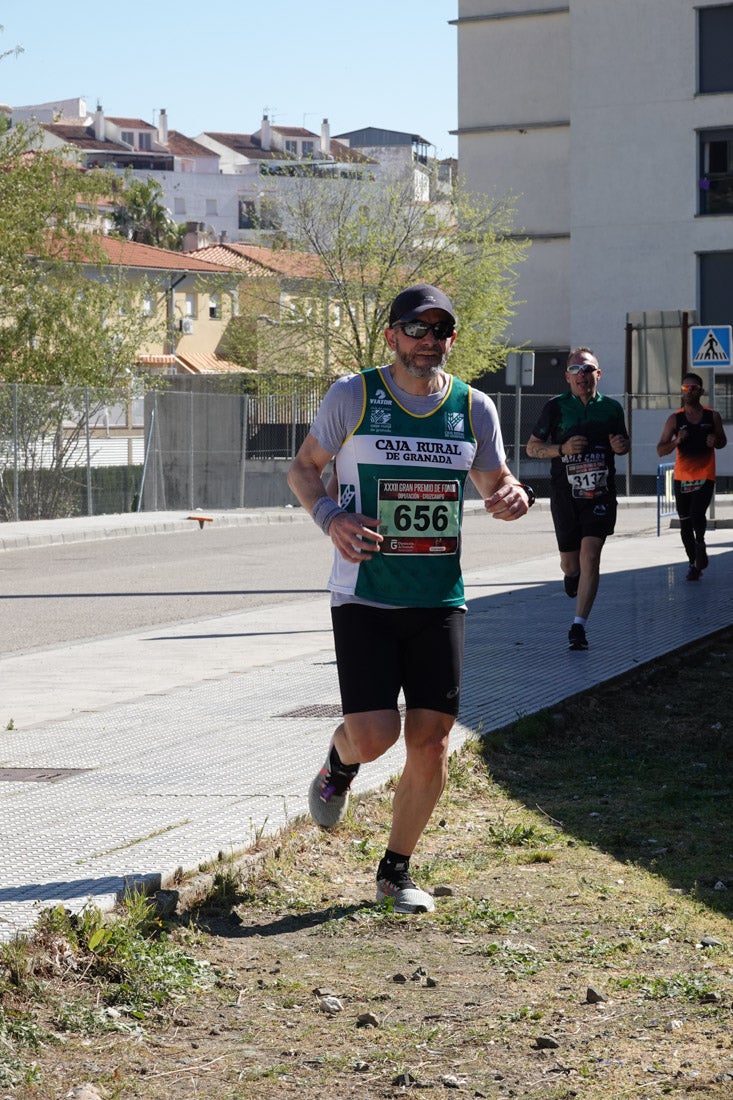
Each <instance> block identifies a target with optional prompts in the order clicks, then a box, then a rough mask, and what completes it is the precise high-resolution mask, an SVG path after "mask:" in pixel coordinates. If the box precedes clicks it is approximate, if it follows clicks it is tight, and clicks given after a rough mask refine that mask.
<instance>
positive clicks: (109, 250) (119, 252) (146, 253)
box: [95, 236, 231, 274]
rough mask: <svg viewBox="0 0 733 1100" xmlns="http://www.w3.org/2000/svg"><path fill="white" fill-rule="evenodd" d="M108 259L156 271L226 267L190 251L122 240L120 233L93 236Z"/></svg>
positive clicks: (211, 270) (112, 261) (124, 265)
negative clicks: (112, 235) (116, 235)
mask: <svg viewBox="0 0 733 1100" xmlns="http://www.w3.org/2000/svg"><path fill="white" fill-rule="evenodd" d="M95 241H96V242H97V244H98V245H99V247H101V249H102V251H103V252H104V254H105V255H106V257H107V259H108V261H109V263H111V264H118V265H119V266H120V267H140V268H148V269H150V270H157V271H196V272H201V273H202V274H203V273H204V272H207V271H208V272H210V273H211V274H214V273H219V274H221V273H222V272H224V271H230V270H231V268H228V267H225V266H224V265H223V264H216V263H211V262H207V261H206V260H204V259H203V258H200V257H197V256H194V255H192V253H190V252H173V251H171V250H170V249H168V248H156V247H155V246H154V245H151V244H139V243H138V242H137V241H126V240H123V239H122V238H121V237H103V236H96V237H95Z"/></svg>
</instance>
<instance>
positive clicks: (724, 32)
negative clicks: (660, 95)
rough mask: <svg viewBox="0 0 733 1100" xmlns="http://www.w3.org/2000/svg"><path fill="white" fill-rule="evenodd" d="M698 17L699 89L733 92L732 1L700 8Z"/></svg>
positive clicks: (709, 91)
mask: <svg viewBox="0 0 733 1100" xmlns="http://www.w3.org/2000/svg"><path fill="white" fill-rule="evenodd" d="M697 21H698V22H697V28H698V91H699V92H700V93H702V94H703V95H714V94H715V93H716V92H733V65H731V53H733V4H718V5H716V6H715V7H712V8H699V9H698V12H697Z"/></svg>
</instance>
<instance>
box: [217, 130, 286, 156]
mask: <svg viewBox="0 0 733 1100" xmlns="http://www.w3.org/2000/svg"><path fill="white" fill-rule="evenodd" d="M205 133H206V136H207V137H210V138H212V140H213V141H218V142H219V144H220V145H224V146H225V147H226V148H227V149H231V150H232V152H234V153H239V154H240V156H243V157H249V158H250V159H253V160H254V159H256V160H281V159H282V153H278V152H275V151H274V150H272V149H270V150H269V151H267V152H266V151H265V150H264V149H263V148H262V146H261V145H260V142H259V138H255V137H253V136H252V134H224V133H220V132H219V131H214V130H206V131H205Z"/></svg>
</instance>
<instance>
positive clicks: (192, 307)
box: [183, 294, 196, 319]
mask: <svg viewBox="0 0 733 1100" xmlns="http://www.w3.org/2000/svg"><path fill="white" fill-rule="evenodd" d="M183 316H184V317H190V318H192V319H195V317H196V295H195V294H187V295H186V301H185V303H184V309H183Z"/></svg>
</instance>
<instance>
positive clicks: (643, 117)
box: [453, 0, 733, 455]
mask: <svg viewBox="0 0 733 1100" xmlns="http://www.w3.org/2000/svg"><path fill="white" fill-rule="evenodd" d="M453 22H454V23H455V25H456V27H457V37H458V130H457V133H458V152H459V166H460V172H461V175H462V176H463V177H465V179H466V180H467V183H468V186H469V188H470V189H471V190H474V191H478V192H483V193H488V194H492V193H497V194H499V195H503V194H505V193H506V192H512V193H514V194H515V195H516V196H517V229H518V230H519V231H521V232H522V233H524V234H526V235H527V236H528V237H529V238H530V240H531V242H532V243H531V248H530V249H529V252H528V256H527V259H526V260H525V262H524V263H523V264H521V265H520V268H519V287H518V293H517V297H518V299H519V303H520V304H519V305H518V309H517V313H516V316H515V317H514V319H513V331H512V333H511V339H512V340H513V341H515V342H517V343H518V344H521V345H526V347H527V348H528V349H534V350H535V352H536V362H537V366H538V374H537V376H536V381H535V390H536V391H539V392H557V391H558V390H560V389H562V388H563V376H562V359H563V355H564V354H567V351H568V349H569V348H571V347H573V346H575V345H578V344H587V345H590V346H591V347H592V348H594V350H595V351H596V353H597V355H598V357H599V360H600V363H601V366H602V368H603V371H604V376H603V383H602V388H603V390H604V392H606V393H616V394H618V393H622V392H623V391H624V388H625V382H627V381H630V384H631V388H635V387H637V386H639V385H640V384H641V385H642V386H644V385H646V387H647V389H648V391H649V392H652V393H660V394H661V393H663V392H665V390H666V388H667V382H668V381H670V382H671V385H672V386H673V387H674V390H676V389H677V385H678V383H679V378H680V373H681V370H682V369H683V367H684V366H685V365H687V364H685V363H684V360H683V352H682V345H683V340H682V338H681V331H682V330H681V329H680V328H679V327H678V326H679V324H680V323H681V324H682V325H684V322H685V318H684V317H683V314H685V313H687V318H686V320H687V321H689V322H691V323H697V324H703V325H730V324H733V3H720V2H719V0H718V2H716V0H568V2H566V3H552V2H551V0H458V18H457V19H456V20H455V21H453ZM670 320H671V321H672V322H673V324H674V326H675V328H674V329H673V331H671V332H665V333H663V334H662V336H661V337H660V336H659V331H658V329H657V330H656V335H655V329H656V326H658V325H661V324H665V325H666V324H669V323H670ZM645 324H646V326H648V330H647V333H646V337H647V338H648V347H649V348H650V349H651V351H652V358H655V357H656V360H658V361H655V365H654V369H651V368H650V370H649V371H648V373H645V371H644V370H641V374H640V369H641V368H640V366H639V362H638V361H636V360H635V361H634V364H633V375H632V374H631V372H630V373H629V376H628V377H627V365H626V364H627V360H629V358H630V359H632V360H633V359H634V356H636V358H637V360H638V353H639V349H638V346H637V345H634V347H635V348H636V350H635V351H634V353H633V354H632V355H631V356H628V355H627V349H628V348H629V346H630V341H629V339H627V337H628V332H629V329H628V328H627V326H628V325H633V326H635V327H634V329H633V332H634V333H637V330H640V329H641V327H643V326H644V325H645ZM636 339H637V336H636V335H634V336H632V337H631V340H636ZM662 344H663V345H664V354H663V352H662V351H660V348H661V346H662ZM660 357H661V358H660ZM553 360H554V361H555V362H553ZM662 360H663V361H662ZM642 366H643V364H642ZM731 377H733V376H731V375H730V374H728V375H717V374H716V381H717V382H718V385H717V387H716V402H717V407H718V408H720V409H721V412H723V415H724V418H725V419H731V409H730V392H729V380H730V379H731ZM726 401H727V403H728V408H727V416H726V411H724V406H725V404H726ZM655 415H656V419H657V420H658V419H659V417H658V415H657V414H655ZM655 430H656V429H655ZM731 450H733V447H729V448H728V451H731ZM721 454H723V455H725V454H727V452H721Z"/></svg>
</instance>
